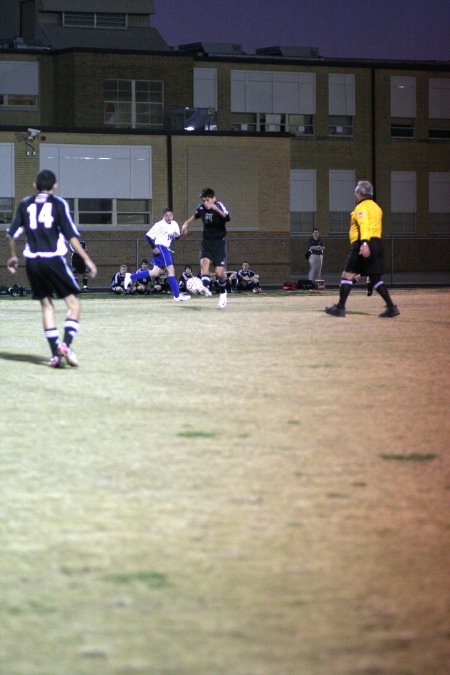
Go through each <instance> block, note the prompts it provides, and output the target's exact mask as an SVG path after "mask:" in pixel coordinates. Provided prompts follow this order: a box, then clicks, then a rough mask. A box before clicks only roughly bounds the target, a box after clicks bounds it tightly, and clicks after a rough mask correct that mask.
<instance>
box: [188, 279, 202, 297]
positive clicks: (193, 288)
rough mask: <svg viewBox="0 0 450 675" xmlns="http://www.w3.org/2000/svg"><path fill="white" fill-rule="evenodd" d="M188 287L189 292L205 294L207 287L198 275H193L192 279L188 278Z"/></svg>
mask: <svg viewBox="0 0 450 675" xmlns="http://www.w3.org/2000/svg"><path fill="white" fill-rule="evenodd" d="M186 288H187V289H188V291H189V293H192V295H203V294H204V292H205V287H204V286H203V284H202V282H201V279H199V278H198V277H192V278H191V279H188V280H187V282H186Z"/></svg>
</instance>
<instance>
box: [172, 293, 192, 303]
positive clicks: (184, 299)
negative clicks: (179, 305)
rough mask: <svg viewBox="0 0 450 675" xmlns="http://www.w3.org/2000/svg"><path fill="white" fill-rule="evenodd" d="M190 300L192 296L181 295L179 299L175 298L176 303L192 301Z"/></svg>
mask: <svg viewBox="0 0 450 675" xmlns="http://www.w3.org/2000/svg"><path fill="white" fill-rule="evenodd" d="M190 299H191V296H190V295H187V294H186V293H180V295H179V296H178V298H175V297H174V301H175V302H186V300H190Z"/></svg>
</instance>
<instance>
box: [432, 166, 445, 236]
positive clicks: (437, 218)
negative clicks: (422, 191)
mask: <svg viewBox="0 0 450 675" xmlns="http://www.w3.org/2000/svg"><path fill="white" fill-rule="evenodd" d="M428 210H429V222H430V232H432V233H433V234H444V235H449V234H450V172H448V171H435V172H431V173H430V174H429V177H428Z"/></svg>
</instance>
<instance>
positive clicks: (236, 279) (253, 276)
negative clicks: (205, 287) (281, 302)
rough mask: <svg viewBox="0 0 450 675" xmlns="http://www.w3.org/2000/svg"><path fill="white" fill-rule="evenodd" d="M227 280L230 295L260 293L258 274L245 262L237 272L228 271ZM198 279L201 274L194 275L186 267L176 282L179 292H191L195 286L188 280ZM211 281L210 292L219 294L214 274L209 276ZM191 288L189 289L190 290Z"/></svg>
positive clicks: (189, 267) (188, 266)
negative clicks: (247, 292)
mask: <svg viewBox="0 0 450 675" xmlns="http://www.w3.org/2000/svg"><path fill="white" fill-rule="evenodd" d="M227 278H228V284H227V286H228V290H229V292H230V293H238V292H241V291H252V292H253V293H261V291H262V289H261V284H260V281H259V274H257V273H256V272H254V271H253V270H251V269H250V265H249V263H248V262H247V261H244V262H243V263H242V267H241V269H240V270H239V271H229V272H227ZM192 279H200V280H201V274H200V273H199V274H198V275H195V274H194V272H193V270H192V267H191V265H186V267H185V268H184V270H183V272H182V273H181V276H180V278H179V280H178V285H179V287H180V291H181V292H184V293H190V292H192V290H191V289H192V288H193V287H194V286H195V285H194V286H193V285H192V282H190V280H192ZM210 279H211V286H210V288H211V291H212V292H213V293H214V292H215V293H220V288H219V284H218V282H217V280H216V276H215V274H211V275H210ZM190 287H191V288H190Z"/></svg>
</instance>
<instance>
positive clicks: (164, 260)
mask: <svg viewBox="0 0 450 675" xmlns="http://www.w3.org/2000/svg"><path fill="white" fill-rule="evenodd" d="M158 248H159V253H158V255H153V258H152V265H156V266H157V267H160V268H161V269H164V268H165V267H168V266H169V265H173V260H172V254H171V252H170V251H169V249H168V248H167V247H166V246H158Z"/></svg>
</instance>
